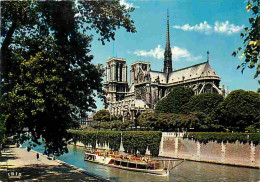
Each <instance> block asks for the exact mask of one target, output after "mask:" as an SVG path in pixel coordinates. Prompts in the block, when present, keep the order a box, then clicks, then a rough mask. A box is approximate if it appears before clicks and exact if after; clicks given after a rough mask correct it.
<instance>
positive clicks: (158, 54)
mask: <svg viewBox="0 0 260 182" xmlns="http://www.w3.org/2000/svg"><path fill="white" fill-rule="evenodd" d="M134 54H135V55H137V56H144V57H154V58H156V59H163V58H164V49H163V48H162V47H161V45H158V46H157V47H156V48H154V49H150V51H145V50H136V51H135V52H134ZM172 57H173V61H179V60H187V61H197V60H199V59H201V58H202V56H193V55H192V54H191V53H190V52H189V51H188V50H187V49H182V48H180V47H177V46H174V47H173V48H172Z"/></svg>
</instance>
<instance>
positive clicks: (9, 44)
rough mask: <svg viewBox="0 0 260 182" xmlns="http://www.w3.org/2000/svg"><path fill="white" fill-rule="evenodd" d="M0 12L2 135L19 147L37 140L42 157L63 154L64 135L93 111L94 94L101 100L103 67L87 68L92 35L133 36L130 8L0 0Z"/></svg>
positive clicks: (98, 3)
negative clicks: (13, 139)
mask: <svg viewBox="0 0 260 182" xmlns="http://www.w3.org/2000/svg"><path fill="white" fill-rule="evenodd" d="M1 8H2V17H1V18H2V19H1V20H2V22H3V24H2V26H1V37H2V39H3V43H2V46H1V56H2V57H1V60H3V61H2V62H1V72H2V73H4V74H3V76H4V80H5V82H4V83H5V86H4V91H5V94H4V95H3V101H2V103H1V108H0V110H1V112H3V114H5V115H6V116H7V120H6V127H7V132H9V133H10V134H15V133H16V134H18V135H19V136H22V137H21V138H20V139H21V142H23V140H24V139H25V140H31V141H32V142H36V143H38V139H39V138H42V139H43V141H44V142H45V147H46V152H47V153H56V154H61V153H63V152H64V151H65V152H66V151H67V148H66V137H65V136H66V130H67V129H68V128H70V127H72V126H75V125H76V124H77V123H76V119H77V116H79V115H80V114H82V113H85V112H87V111H92V110H93V109H94V108H96V105H95V96H96V92H97V94H98V96H99V97H101V98H103V90H102V74H103V68H102V67H101V66H100V65H93V64H92V63H91V60H92V59H93V55H90V47H91V44H90V43H91V40H92V37H93V36H92V35H91V32H93V31H96V32H97V34H98V35H99V38H98V39H99V40H100V41H101V42H102V43H103V44H104V43H105V41H110V40H111V39H114V36H115V31H116V29H117V28H120V27H124V28H125V29H126V30H127V31H128V32H135V31H136V30H135V27H134V26H133V20H131V19H130V15H129V13H130V12H131V11H133V9H125V7H124V6H121V5H120V4H119V2H118V1H77V2H74V1H61V2H55V1H26V2H20V1H4V2H1ZM7 73H8V74H7ZM24 130H28V131H29V132H30V135H29V136H25V135H23V131H24Z"/></svg>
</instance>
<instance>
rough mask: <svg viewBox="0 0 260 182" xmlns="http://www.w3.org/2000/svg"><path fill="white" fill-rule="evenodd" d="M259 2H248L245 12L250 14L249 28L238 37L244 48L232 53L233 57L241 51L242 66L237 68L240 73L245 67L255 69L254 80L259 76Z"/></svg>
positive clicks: (250, 0) (252, 0)
mask: <svg viewBox="0 0 260 182" xmlns="http://www.w3.org/2000/svg"><path fill="white" fill-rule="evenodd" d="M259 9H260V1H259V0H248V3H247V6H246V10H247V11H248V12H250V13H252V16H251V17H250V18H249V23H250V27H245V28H244V32H243V33H241V34H240V36H241V37H242V38H243V39H244V42H243V44H244V47H243V48H242V47H239V48H238V49H237V50H236V51H234V52H233V54H232V55H233V56H237V54H238V52H239V51H241V50H242V55H241V56H240V59H242V60H243V62H242V64H241V65H239V66H238V67H237V68H238V69H239V68H241V69H242V73H243V71H244V69H245V68H246V67H248V68H250V69H253V68H255V69H256V72H255V78H257V77H258V76H259V74H260V61H259V60H260V56H259V55H260V33H259V32H260V16H259Z"/></svg>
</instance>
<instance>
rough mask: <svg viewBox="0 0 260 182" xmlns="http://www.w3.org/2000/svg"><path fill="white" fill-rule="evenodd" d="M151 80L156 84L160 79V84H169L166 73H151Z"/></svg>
mask: <svg viewBox="0 0 260 182" xmlns="http://www.w3.org/2000/svg"><path fill="white" fill-rule="evenodd" d="M150 78H151V82H156V81H157V79H158V78H159V80H160V83H166V82H167V76H166V73H164V72H159V71H152V70H151V71H150Z"/></svg>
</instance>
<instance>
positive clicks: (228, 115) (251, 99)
mask: <svg viewBox="0 0 260 182" xmlns="http://www.w3.org/2000/svg"><path fill="white" fill-rule="evenodd" d="M217 115H218V118H219V120H220V122H221V124H222V125H223V126H225V127H227V128H229V129H230V130H233V131H245V128H246V127H248V126H250V125H254V126H255V127H259V126H260V123H259V121H260V94H258V93H256V92H253V91H245V90H235V91H232V92H231V93H230V94H228V96H227V97H226V98H225V100H224V101H223V102H222V103H221V104H220V105H219V107H218V109H217Z"/></svg>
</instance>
